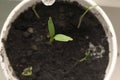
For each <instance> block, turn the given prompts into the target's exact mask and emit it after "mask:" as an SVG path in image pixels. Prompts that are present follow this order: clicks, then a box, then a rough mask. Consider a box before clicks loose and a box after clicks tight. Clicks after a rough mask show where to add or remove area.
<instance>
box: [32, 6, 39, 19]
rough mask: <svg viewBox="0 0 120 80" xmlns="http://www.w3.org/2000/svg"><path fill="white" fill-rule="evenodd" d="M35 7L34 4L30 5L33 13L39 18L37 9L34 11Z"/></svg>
mask: <svg viewBox="0 0 120 80" xmlns="http://www.w3.org/2000/svg"><path fill="white" fill-rule="evenodd" d="M35 8H36V6H35V5H33V6H32V10H33V12H34V14H35V15H36V17H37V18H38V19H40V16H39V15H38V13H37V11H36V9H35Z"/></svg>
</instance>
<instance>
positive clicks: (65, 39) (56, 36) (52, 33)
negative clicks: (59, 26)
mask: <svg viewBox="0 0 120 80" xmlns="http://www.w3.org/2000/svg"><path fill="white" fill-rule="evenodd" d="M48 31H49V35H50V42H53V40H56V41H61V42H68V41H72V40H73V38H71V37H69V36H67V35H64V34H55V27H54V23H53V21H52V17H49V20H48Z"/></svg>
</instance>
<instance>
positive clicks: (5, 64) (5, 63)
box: [0, 0, 117, 80]
mask: <svg viewBox="0 0 120 80" xmlns="http://www.w3.org/2000/svg"><path fill="white" fill-rule="evenodd" d="M68 1H71V2H72V1H77V2H78V3H79V4H81V5H84V6H94V5H96V3H95V2H93V1H92V0H68ZM37 2H41V0H23V1H22V2H21V3H20V4H19V5H17V6H16V7H15V8H14V9H13V10H12V12H11V13H10V15H9V16H8V18H7V20H6V21H5V23H4V26H3V29H2V32H1V36H0V65H1V66H2V70H3V72H4V74H5V77H6V79H7V80H18V78H17V77H16V76H15V74H14V71H13V69H12V67H11V65H10V63H9V60H8V57H7V55H6V52H5V48H4V44H3V40H6V39H7V35H8V33H9V29H10V28H11V23H12V22H13V21H14V20H15V19H16V18H17V16H18V15H20V13H21V12H23V11H24V10H26V9H27V8H28V7H30V6H32V5H33V4H36V3H37ZM91 12H92V13H93V14H94V15H95V16H96V17H97V18H98V20H99V21H100V22H101V24H102V26H103V28H104V30H105V32H106V35H107V37H108V42H109V51H110V53H109V64H108V67H107V69H106V74H105V78H104V80H110V77H111V75H112V73H113V70H114V67H115V64H116V58H117V43H116V35H115V32H114V29H113V26H112V24H111V22H110V20H109V18H108V17H107V15H106V14H105V13H104V11H103V10H102V9H101V8H100V7H99V6H97V7H96V8H94V9H93V10H92V11H91Z"/></svg>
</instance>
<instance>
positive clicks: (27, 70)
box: [22, 66, 32, 76]
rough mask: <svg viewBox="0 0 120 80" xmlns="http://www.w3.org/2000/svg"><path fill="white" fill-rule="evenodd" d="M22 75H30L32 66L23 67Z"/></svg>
mask: <svg viewBox="0 0 120 80" xmlns="http://www.w3.org/2000/svg"><path fill="white" fill-rule="evenodd" d="M22 75H23V76H31V75H32V66H30V67H28V68H25V69H24V70H23V72H22Z"/></svg>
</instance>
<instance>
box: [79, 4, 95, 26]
mask: <svg viewBox="0 0 120 80" xmlns="http://www.w3.org/2000/svg"><path fill="white" fill-rule="evenodd" d="M96 6H97V5H95V6H90V7H88V8H87V7H85V8H87V9H86V11H85V12H84V13H83V14H82V15H81V16H80V18H79V23H78V25H77V28H80V25H81V22H82V20H83V18H84V16H85V15H86V14H87V13H88V12H89V11H90V10H92V9H94V8H95V7H96Z"/></svg>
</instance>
